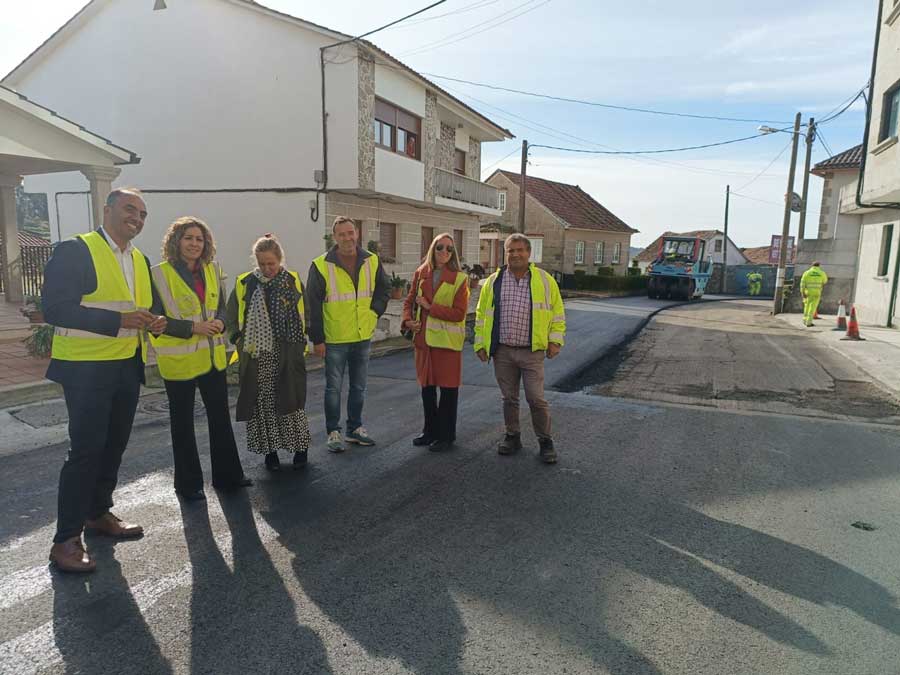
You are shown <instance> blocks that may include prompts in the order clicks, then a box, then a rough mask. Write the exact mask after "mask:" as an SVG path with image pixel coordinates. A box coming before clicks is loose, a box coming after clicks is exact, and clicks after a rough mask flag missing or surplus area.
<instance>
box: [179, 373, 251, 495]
mask: <svg viewBox="0 0 900 675" xmlns="http://www.w3.org/2000/svg"><path fill="white" fill-rule="evenodd" d="M165 383H166V394H168V395H169V422H170V426H171V430H172V454H173V455H174V457H175V490H176V491H178V492H195V491H197V490H200V489H202V488H203V469H202V468H201V467H200V455H199V454H198V453H197V439H196V437H195V436H194V392H195V391H196V390H197V388H199V389H200V397H201V398H202V399H203V405H205V406H206V423H207V425H208V426H209V456H210V460H211V462H212V483H213V485H215V486H216V487H219V488H225V489H228V488H229V487H233V486H234V485H235V483H237V482H238V481H239V480H240V479H241V478H242V477H243V475H244V470H243V469H242V468H241V460H240V459H239V458H238V450H237V444H236V443H235V442H234V432H233V431H232V428H231V413H230V412H229V410H228V382H227V380H226V379H225V371H224V370H216V369H215V368H213V369H212V370H210V371H209V372H208V373H206V374H205V375H201V376H200V377H197V378H195V379H193V380H184V381H175V380H166V381H165Z"/></svg>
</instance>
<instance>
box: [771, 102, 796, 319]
mask: <svg viewBox="0 0 900 675" xmlns="http://www.w3.org/2000/svg"><path fill="white" fill-rule="evenodd" d="M799 141H800V113H797V117H796V118H794V140H793V141H792V144H791V166H790V169H789V170H788V184H787V192H786V193H785V195H784V222H783V223H782V225H781V247H780V248H779V249H778V251H779V252H778V272H777V273H776V275H775V300H774V303H773V306H772V314H781V310H782V309H783V306H784V273H785V266H786V265H787V244H788V234H789V233H790V231H791V198H792V196H793V194H794V177H795V176H796V175H797V144H798V142H799Z"/></svg>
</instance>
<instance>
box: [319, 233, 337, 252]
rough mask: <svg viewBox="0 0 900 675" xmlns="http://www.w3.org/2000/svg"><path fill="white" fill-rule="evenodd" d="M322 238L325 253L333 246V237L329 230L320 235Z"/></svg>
mask: <svg viewBox="0 0 900 675" xmlns="http://www.w3.org/2000/svg"><path fill="white" fill-rule="evenodd" d="M322 239H323V240H324V241H325V253H328V251H330V250H331V249H332V248H334V237H333V236H332V234H331V232H326V233H325V234H323V235H322Z"/></svg>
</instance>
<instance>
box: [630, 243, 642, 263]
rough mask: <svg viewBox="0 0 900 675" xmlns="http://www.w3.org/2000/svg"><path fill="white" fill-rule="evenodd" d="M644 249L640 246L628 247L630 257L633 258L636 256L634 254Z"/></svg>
mask: <svg viewBox="0 0 900 675" xmlns="http://www.w3.org/2000/svg"><path fill="white" fill-rule="evenodd" d="M643 250H644V249H642V248H641V247H640V246H629V247H628V259H629V260H631V259H632V258H634V256H636V255H637V254H638V253H640V252H641V251H643Z"/></svg>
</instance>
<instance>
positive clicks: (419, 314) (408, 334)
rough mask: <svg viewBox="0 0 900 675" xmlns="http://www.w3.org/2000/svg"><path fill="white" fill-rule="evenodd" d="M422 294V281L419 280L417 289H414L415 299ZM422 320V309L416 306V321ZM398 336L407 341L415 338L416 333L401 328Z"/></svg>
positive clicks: (410, 329)
mask: <svg viewBox="0 0 900 675" xmlns="http://www.w3.org/2000/svg"><path fill="white" fill-rule="evenodd" d="M421 294H422V280H421V279H419V287H418V289H416V297H419V296H420V295H421ZM421 318H422V308H421V307H420V306H419V305H416V319H415V320H416V321H420V320H421ZM400 335H402V336H403V337H405V338H406V339H407V340H412V339H413V338H414V337H415V336H416V331H414V330H413V329H412V328H403V329H402V330H401V331H400Z"/></svg>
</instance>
